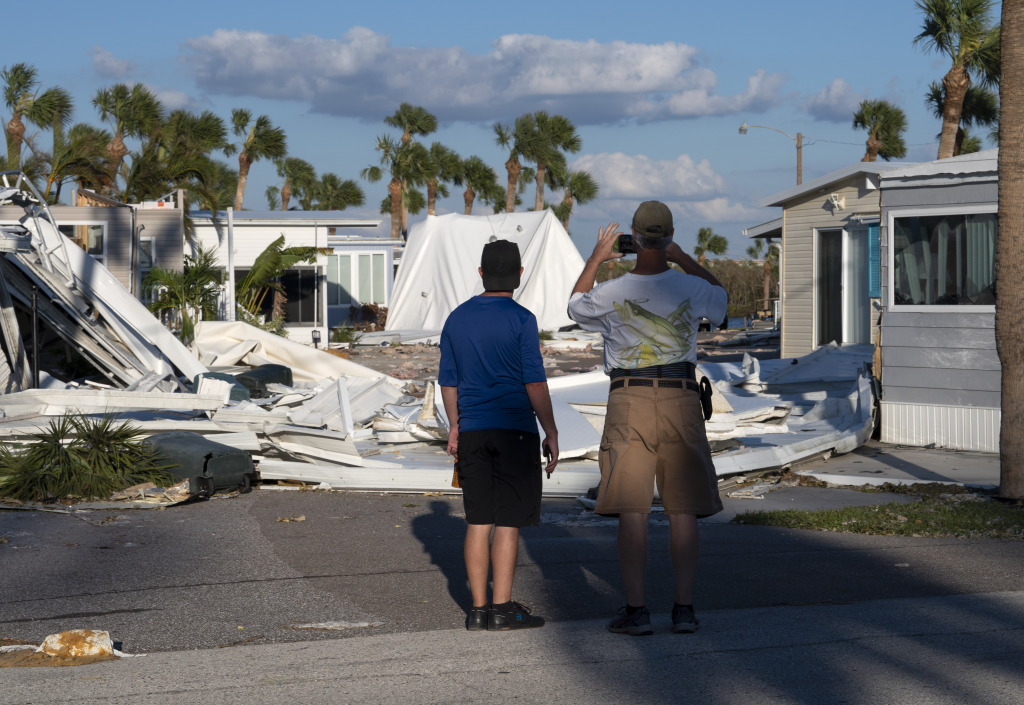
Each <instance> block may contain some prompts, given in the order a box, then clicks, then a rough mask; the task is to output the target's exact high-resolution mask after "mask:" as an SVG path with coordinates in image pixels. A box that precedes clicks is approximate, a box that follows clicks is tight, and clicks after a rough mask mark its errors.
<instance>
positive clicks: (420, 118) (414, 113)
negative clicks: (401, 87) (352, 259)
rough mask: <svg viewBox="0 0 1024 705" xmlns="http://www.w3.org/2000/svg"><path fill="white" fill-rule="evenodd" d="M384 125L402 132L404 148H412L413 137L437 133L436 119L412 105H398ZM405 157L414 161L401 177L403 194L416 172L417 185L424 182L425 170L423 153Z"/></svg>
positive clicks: (405, 213)
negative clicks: (409, 179)
mask: <svg viewBox="0 0 1024 705" xmlns="http://www.w3.org/2000/svg"><path fill="white" fill-rule="evenodd" d="M384 124H385V125H390V126H391V127H397V128H399V129H400V130H401V131H402V138H401V145H402V147H405V148H412V147H413V146H414V145H415V144H417V143H414V142H413V137H414V136H416V135H423V136H426V135H429V134H431V133H433V132H436V131H437V118H436V117H434V115H433V114H432V113H430V112H429V111H427V110H426V109H425V108H421V107H419V106H418V105H412V104H410V103H402V104H401V105H399V106H398V110H396V111H395V113H394V114H393V115H389V116H388V117H386V118H384ZM407 156H410V157H413V156H415V157H416V160H415V161H414V163H411V164H410V165H409V170H408V171H409V173H408V174H407V175H406V176H404V177H402V192H403V193H405V192H408V190H409V187H410V186H411V184H410V183H409V182H408V180H407V179H408V178H409V176H412V174H413V173H414V172H416V177H417V179H418V180H417V183H420V184H422V183H424V182H425V173H424V172H425V171H426V169H427V166H426V155H425V152H421V151H416V152H412V153H410V154H409V155H407ZM416 162H418V163H416ZM389 196H390V193H389ZM406 200H407V199H403V200H402V203H401V211H402V234H403V235H406V234H407V233H408V232H409V209H408V207H407V204H406V203H405V201H406Z"/></svg>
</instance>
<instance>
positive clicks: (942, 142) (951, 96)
mask: <svg viewBox="0 0 1024 705" xmlns="http://www.w3.org/2000/svg"><path fill="white" fill-rule="evenodd" d="M942 87H943V88H945V90H946V98H945V100H944V101H943V103H942V135H941V137H940V138H939V159H948V158H949V157H952V156H953V152H954V149H955V147H956V133H957V130H959V129H960V116H961V115H962V114H963V109H964V96H966V95H967V89H968V88H970V87H971V77H970V75H969V74H968V73H967V69H965V68H964V67H963V66H954V67H953V68H951V69H950V70H949V72H948V73H947V74H946V75H945V76H943V77H942Z"/></svg>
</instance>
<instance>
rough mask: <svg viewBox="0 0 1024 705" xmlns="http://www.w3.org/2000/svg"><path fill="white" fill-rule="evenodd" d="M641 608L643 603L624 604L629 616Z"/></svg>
mask: <svg viewBox="0 0 1024 705" xmlns="http://www.w3.org/2000/svg"><path fill="white" fill-rule="evenodd" d="M643 608H644V606H643V605H640V606H639V607H634V606H633V605H626V614H627V615H629V616H630V617H632V616H633V615H634V614H636V613H637V612H639V611H640V610H642V609H643Z"/></svg>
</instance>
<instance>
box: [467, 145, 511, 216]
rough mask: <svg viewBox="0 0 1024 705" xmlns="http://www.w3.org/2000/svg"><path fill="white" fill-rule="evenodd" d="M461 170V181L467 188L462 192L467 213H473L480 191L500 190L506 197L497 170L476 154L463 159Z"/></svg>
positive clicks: (492, 191) (491, 191)
mask: <svg viewBox="0 0 1024 705" xmlns="http://www.w3.org/2000/svg"><path fill="white" fill-rule="evenodd" d="M460 171H461V176H460V182H461V183H464V184H465V185H466V190H465V191H463V193H462V199H463V201H464V202H465V204H466V209H465V214H466V215H473V202H474V201H475V200H476V195H477V194H478V193H487V192H490V193H494V192H495V191H498V192H500V193H501V196H502V197H504V195H505V190H504V189H502V188H501V186H500V185H499V184H498V174H497V172H495V171H494V169H492V168H491V167H490V166H488V165H487V163H486V162H485V161H484V160H483V159H481V158H480V157H478V156H476V155H475V154H474V155H473V156H471V157H469V158H468V159H464V160H463V161H462V164H461V168H460Z"/></svg>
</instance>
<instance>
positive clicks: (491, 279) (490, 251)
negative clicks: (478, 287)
mask: <svg viewBox="0 0 1024 705" xmlns="http://www.w3.org/2000/svg"><path fill="white" fill-rule="evenodd" d="M522 266H523V263H522V260H521V259H520V257H519V246H518V245H516V244H515V243H514V242H511V241H509V240H495V241H494V242H488V243H487V244H486V245H484V251H483V254H482V255H481V256H480V269H481V270H483V279H484V291H515V290H516V289H518V288H519V270H520V269H522Z"/></svg>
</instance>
